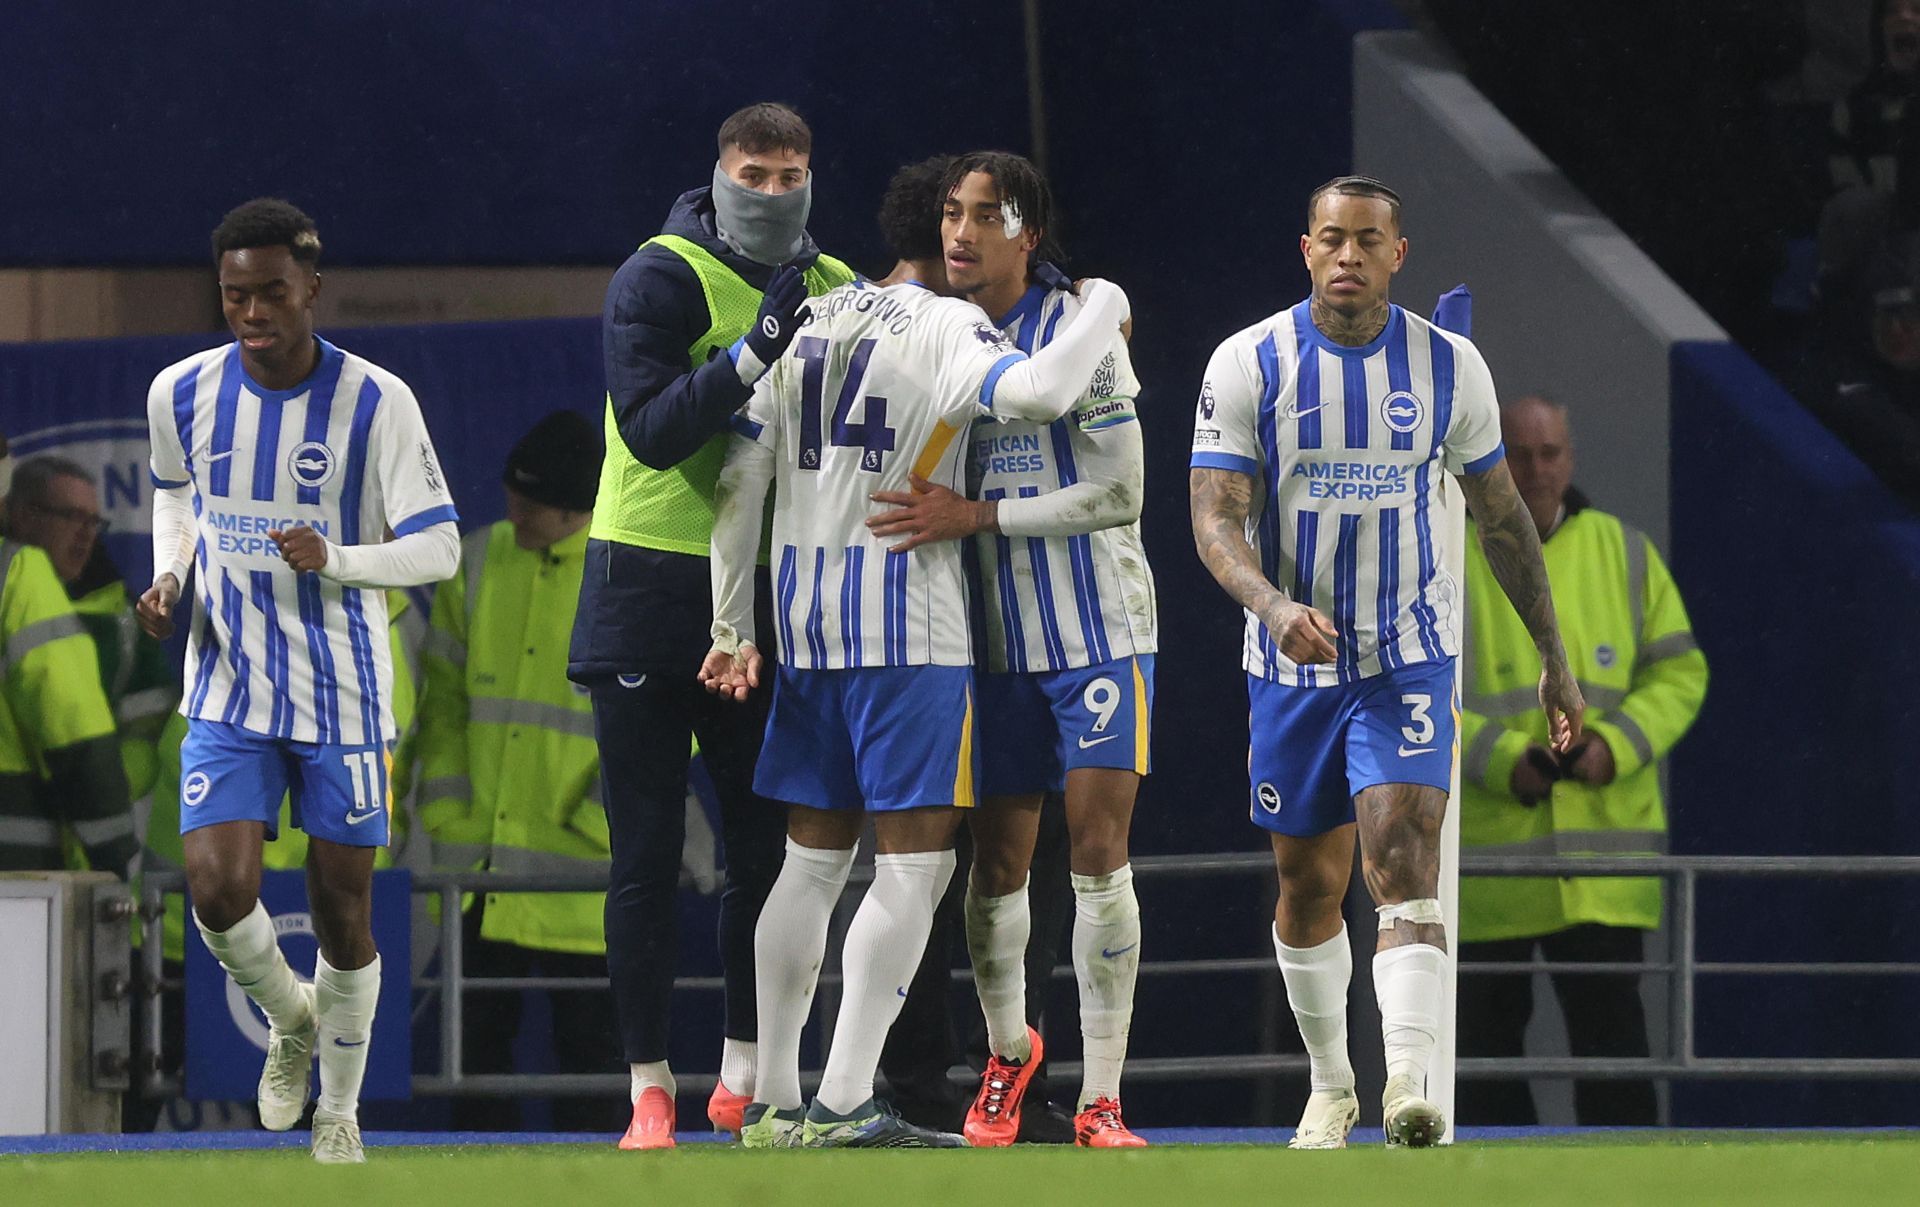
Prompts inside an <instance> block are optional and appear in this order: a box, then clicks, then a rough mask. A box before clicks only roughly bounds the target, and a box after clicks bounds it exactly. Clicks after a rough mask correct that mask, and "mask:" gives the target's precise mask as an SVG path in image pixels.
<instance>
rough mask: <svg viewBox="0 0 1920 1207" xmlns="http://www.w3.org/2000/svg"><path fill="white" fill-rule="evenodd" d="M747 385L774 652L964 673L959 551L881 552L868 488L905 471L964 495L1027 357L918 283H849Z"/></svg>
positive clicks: (745, 428) (894, 480) (896, 479)
mask: <svg viewBox="0 0 1920 1207" xmlns="http://www.w3.org/2000/svg"><path fill="white" fill-rule="evenodd" d="M812 307H813V316H812V318H811V319H810V320H809V321H808V322H807V324H806V325H805V326H803V327H801V329H800V334H799V336H798V337H797V338H795V340H794V341H793V345H792V347H790V348H789V349H788V350H787V352H786V354H785V355H783V356H781V358H780V359H779V360H778V361H776V362H774V364H773V366H772V367H771V368H770V369H769V370H768V371H767V373H766V375H765V376H764V377H762V378H761V379H760V382H759V384H758V385H756V386H755V387H754V392H753V397H752V398H751V399H749V400H748V403H747V405H746V407H745V408H743V409H742V411H741V412H740V413H739V414H738V415H736V416H735V417H734V421H733V424H734V430H735V431H737V432H739V433H740V434H742V435H744V436H747V437H748V438H750V439H752V440H754V441H756V442H758V443H760V444H762V445H764V446H766V447H767V448H769V449H771V450H772V451H773V454H774V482H773V492H774V496H773V497H774V504H773V540H772V550H771V552H772V563H773V592H774V603H773V615H774V627H775V628H776V629H777V630H778V632H779V641H780V656H781V660H782V661H784V662H785V663H786V664H787V665H789V666H793V667H799V668H804V669H808V670H838V669H844V668H851V667H875V666H927V665H932V666H968V665H971V664H972V662H973V654H972V645H971V641H970V638H969V635H968V605H967V583H966V574H965V570H964V568H963V565H962V562H961V544H960V542H958V541H936V542H933V543H930V544H926V545H921V546H920V547H918V548H916V549H914V550H912V551H910V552H907V553H889V552H888V550H887V547H888V546H889V545H893V544H898V543H900V541H901V540H902V539H904V538H902V537H897V536H896V537H891V538H886V539H876V538H875V537H873V536H872V535H870V534H869V533H868V530H867V526H866V522H867V519H868V517H870V516H872V515H875V514H877V513H879V512H882V511H886V510H890V509H889V508H888V507H887V506H886V505H884V504H877V503H874V502H873V501H872V499H871V496H872V494H873V492H875V491H881V490H900V491H904V490H907V489H909V475H910V474H917V475H919V476H920V477H921V478H924V479H926V480H927V481H929V482H933V483H936V484H938V485H941V486H946V487H949V488H951V489H954V490H958V491H963V492H964V491H965V489H966V472H965V457H966V454H967V443H968V442H967V440H966V439H965V438H964V437H965V434H966V432H967V431H968V429H969V428H971V427H972V425H973V423H974V421H975V420H976V419H980V418H996V417H997V416H995V415H994V411H993V395H994V387H995V384H996V383H997V382H998V381H999V379H1000V375H1001V374H1002V373H1004V372H1005V371H1006V370H1007V369H1008V368H1009V367H1010V366H1012V365H1013V364H1015V363H1017V362H1018V361H1020V360H1022V359H1024V354H1023V353H1021V352H1020V351H1018V350H1017V349H1016V348H1014V346H1013V345H1012V344H1011V343H1009V342H1008V340H1007V338H1006V336H1004V335H1002V334H1001V333H1000V331H999V330H998V329H996V328H995V327H994V326H993V325H992V324H991V323H989V322H988V321H987V317H986V315H985V314H984V313H983V312H982V311H981V310H980V308H979V307H978V306H975V305H973V304H972V303H971V302H964V301H961V300H959V299H956V298H943V297H940V296H938V295H936V294H934V293H932V292H930V291H928V290H927V289H925V288H924V287H922V286H919V285H913V284H907V285H892V286H886V287H879V286H874V285H871V284H868V283H866V282H855V283H853V284H851V285H843V286H841V287H840V288H839V289H836V290H834V291H832V292H831V293H828V294H826V295H824V296H822V297H819V298H816V299H815V300H814V301H813V302H812Z"/></svg>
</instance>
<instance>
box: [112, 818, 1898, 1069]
mask: <svg viewBox="0 0 1920 1207" xmlns="http://www.w3.org/2000/svg"><path fill="white" fill-rule="evenodd" d="M1272 868H1273V862H1272V859H1271V858H1270V857H1269V856H1268V855H1267V854H1266V853H1264V852H1261V853H1253V852H1248V853H1235V854H1220V855H1156V856H1143V857H1140V858H1136V859H1134V860H1133V870H1134V875H1135V876H1136V877H1140V878H1146V879H1157V880H1172V879H1195V878H1204V877H1217V876H1228V877H1232V876H1252V877H1270V876H1272V874H1273V871H1272ZM1460 873H1461V875H1462V876H1551V877H1565V876H1607V877H1659V878H1660V879H1662V880H1663V881H1666V882H1667V883H1669V884H1671V885H1672V886H1673V889H1674V892H1673V896H1672V898H1671V910H1670V917H1671V936H1672V938H1671V943H1670V947H1671V950H1672V956H1671V957H1670V958H1668V959H1664V960H1649V961H1643V962H1639V963H1619V962H1615V963H1591V964H1587V963H1565V962H1561V963H1551V962H1550V963H1539V962H1529V963H1497V964H1496V963H1484V962H1479V963H1476V962H1469V963H1463V964H1461V965H1460V966H1459V972H1460V974H1461V975H1463V976H1469V975H1470V976H1501V975H1506V976H1513V975H1525V976H1531V975H1533V974H1534V973H1539V972H1549V973H1552V972H1583V973H1632V974H1638V975H1640V976H1643V977H1644V976H1654V975H1658V976H1664V977H1665V978H1666V981H1667V986H1668V993H1667V1001H1668V1005H1669V1013H1668V1020H1667V1021H1668V1043H1667V1045H1666V1050H1665V1051H1664V1052H1663V1053H1661V1054H1657V1055H1651V1056H1647V1057H1626V1058H1622V1057H1534V1056H1519V1057H1463V1058H1461V1059H1459V1060H1458V1062H1457V1064H1456V1075H1457V1076H1459V1077H1461V1078H1471V1079H1491V1078H1521V1077H1544V1078H1571V1077H1578V1078H1583V1079H1584V1078H1593V1079H1603V1080H1606V1079H1613V1080H1619V1079H1627V1080H1703V1079H1759V1080H1862V1081H1868V1080H1905V1079H1913V1078H1920V1060H1916V1059H1891V1058H1889V1059H1881V1058H1867V1057H1858V1058H1843V1059H1828V1058H1808V1057H1703V1056H1700V1055H1699V1054H1697V1053H1696V1052H1695V1050H1694V1009H1695V1001H1696V984H1697V980H1698V978H1700V977H1702V976H1913V975H1920V963H1915V962H1878V963H1875V962H1864V961H1859V962H1835V961H1820V962H1810V961H1786V960H1783V961H1778V962H1773V961H1767V962H1755V961H1703V960H1701V959H1699V958H1698V953H1697V951H1696V941H1697V935H1698V917H1697V913H1698V904H1699V882H1700V879H1701V878H1702V877H1716V878H1717V877H1726V878H1735V879H1753V878H1781V877H1785V878H1794V877H1834V878H1846V879H1864V878H1885V877H1915V878H1920V856H1862V857H1853V856H1747V855H1698V856H1676V855H1658V856H1544V855H1543V856H1519V857H1515V856H1500V855H1474V854H1472V853H1471V852H1468V853H1464V854H1462V856H1461V859H1460ZM870 877H871V870H870V869H864V868H856V869H855V870H854V874H853V879H854V880H855V881H856V882H858V881H861V880H864V879H867V878H870ZM183 888H184V882H183V877H182V876H181V875H180V874H179V873H177V872H158V873H152V874H149V875H148V876H147V877H146V878H145V881H144V883H143V885H142V888H141V897H142V908H141V912H142V916H143V918H144V919H145V922H144V927H145V934H146V942H145V944H144V945H143V956H142V958H143V959H144V960H145V963H146V969H147V973H148V975H147V977H146V990H145V992H146V994H147V998H146V1000H145V1001H144V1002H143V1003H142V1009H141V1010H140V1011H139V1012H138V1019H139V1023H138V1025H140V1026H142V1027H144V1028H145V1029H146V1035H145V1039H146V1041H147V1044H146V1046H145V1048H144V1051H146V1052H150V1053H157V1052H159V1044H160V1037H161V1025H160V998H159V994H160V993H161V992H163V991H178V990H179V988H180V986H179V983H178V982H164V981H163V978H162V975H161V973H162V967H161V952H160V939H159V916H160V908H161V901H162V897H163V895H164V894H166V893H170V892H171V893H178V892H180V891H182V890H183ZM605 889H606V884H605V881H604V880H603V879H601V878H600V877H598V876H597V875H596V874H594V873H591V872H583V873H581V874H579V875H563V874H557V873H506V872H417V873H414V875H413V892H414V893H415V894H416V895H429V896H435V897H437V898H438V899H439V901H440V903H441V909H440V919H439V923H438V926H439V949H440V950H439V971H438V974H437V975H433V976H426V977H421V978H416V979H415V981H414V983H413V985H414V988H415V989H416V990H427V991H430V992H431V993H432V994H433V995H434V996H435V997H437V999H438V1013H439V1024H440V1072H439V1073H437V1074H416V1075H415V1076H414V1078H413V1090H414V1092H415V1093H416V1094H421V1095H459V1096H480V1095H516V1096H518V1095H528V1096H572V1095H585V1094H612V1093H618V1092H621V1091H624V1090H625V1088H626V1086H627V1077H626V1075H624V1074H613V1073H605V1074H601V1073H541V1074H533V1073H490V1074H470V1073H465V1072H462V1069H461V1066H462V1063H463V1062H462V1057H463V1052H462V1036H461V1031H462V1027H461V1023H462V1015H463V1012H464V1009H465V1002H464V998H465V995H466V994H467V993H469V992H473V991H483V990H514V989H542V990H561V991H572V992H590V991H599V992H606V991H607V984H606V982H605V981H603V980H599V979H589V978H580V977H514V978H504V977H468V976H466V975H465V973H464V970H463V964H464V954H465V948H464V944H463V939H464V935H463V933H462V927H461V913H460V911H459V910H458V909H448V908H446V905H447V903H448V902H450V901H451V902H454V903H457V902H458V901H459V900H460V898H461V896H462V895H463V894H465V893H468V892H492V893H506V892H514V893H518V892H603V891H605ZM829 966H832V956H831V954H830V956H829ZM1223 973H1225V974H1266V975H1277V970H1276V968H1275V965H1274V961H1273V959H1272V958H1271V957H1256V958H1246V959H1193V960H1179V959H1172V960H1154V961H1144V960H1143V961H1142V963H1141V966H1140V974H1141V976H1143V977H1171V976H1199V975H1211V974H1223ZM1053 975H1054V976H1055V977H1056V978H1064V979H1071V978H1072V977H1073V969H1072V967H1071V966H1070V965H1058V966H1056V967H1055V968H1054V971H1053ZM953 978H954V980H956V981H970V980H971V979H972V976H971V973H970V972H967V971H964V970H957V971H955V972H954V973H953ZM839 980H840V978H839V976H838V974H837V973H832V972H825V971H823V973H822V975H821V978H820V984H821V986H822V988H829V989H830V988H832V987H834V986H837V985H838V983H839ZM723 986H724V982H723V981H722V979H721V978H720V977H681V978H678V979H676V980H675V982H674V987H675V988H676V989H679V990H683V991H692V992H704V991H717V990H720V989H722V988H723ZM824 1001H825V999H824V998H823V1002H824ZM822 1013H823V1015H827V1014H830V1011H828V1010H824V1009H823V1011H822ZM1052 1068H1053V1070H1054V1072H1055V1073H1056V1074H1058V1075H1060V1076H1062V1077H1064V1078H1071V1077H1074V1076H1077V1075H1078V1074H1079V1072H1080V1068H1079V1065H1078V1064H1077V1063H1074V1062H1064V1061H1063V1062H1060V1063H1058V1064H1055V1065H1053V1066H1052ZM1306 1070H1307V1058H1306V1057H1305V1056H1304V1055H1301V1054H1281V1053H1247V1054H1235V1055H1227V1056H1180V1057H1153V1056H1132V1057H1129V1059H1128V1061H1127V1077H1128V1079H1129V1080H1130V1081H1212V1080H1228V1079H1250V1078H1251V1079H1260V1078H1272V1077H1277V1076H1280V1075H1284V1074H1295V1073H1304V1072H1306ZM817 1077H818V1074H817V1072H816V1073H814V1074H811V1075H809V1077H808V1078H807V1079H806V1080H807V1081H808V1082H809V1084H811V1083H812V1082H814V1081H815V1080H817ZM714 1079H715V1076H714V1075H713V1074H689V1075H684V1076H681V1077H679V1078H678V1079H677V1080H678V1082H679V1084H680V1088H681V1089H682V1090H684V1091H686V1092H689V1093H705V1092H707V1091H708V1090H710V1089H711V1088H712V1086H713V1083H714ZM140 1084H141V1088H142V1090H143V1092H145V1093H147V1094H149V1095H164V1094H168V1093H173V1092H177V1091H178V1088H179V1086H178V1083H177V1081H176V1080H174V1079H170V1078H167V1077H165V1076H164V1075H162V1074H161V1073H160V1072H159V1069H158V1068H157V1067H155V1068H149V1069H147V1070H144V1076H143V1077H142V1078H141V1082H140Z"/></svg>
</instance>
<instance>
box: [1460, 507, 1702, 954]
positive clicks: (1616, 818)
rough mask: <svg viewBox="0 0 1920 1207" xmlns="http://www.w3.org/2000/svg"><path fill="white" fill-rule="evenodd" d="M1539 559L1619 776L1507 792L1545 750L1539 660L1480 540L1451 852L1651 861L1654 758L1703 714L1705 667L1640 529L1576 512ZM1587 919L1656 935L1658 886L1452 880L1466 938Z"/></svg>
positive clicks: (1661, 839) (1656, 819)
mask: <svg viewBox="0 0 1920 1207" xmlns="http://www.w3.org/2000/svg"><path fill="white" fill-rule="evenodd" d="M1545 554H1546V563H1547V578H1548V580H1549V581H1550V582H1552V584H1553V602H1554V608H1555V610H1556V611H1557V612H1558V613H1559V617H1560V632H1561V635H1562V637H1563V638H1564V639H1565V642H1566V647H1567V660H1568V662H1569V663H1570V664H1571V665H1572V667H1573V673H1574V677H1575V678H1576V679H1578V680H1579V682H1580V690H1581V692H1582V693H1583V694H1584V695H1585V696H1586V701H1587V714H1586V725H1587V728H1588V729H1589V730H1590V731H1592V732H1593V733H1595V734H1597V735H1599V737H1600V738H1601V739H1602V740H1603V741H1605V742H1606V744H1607V749H1608V750H1609V751H1611V752H1612V754H1613V761H1614V767H1615V772H1616V774H1615V778H1614V781H1613V782H1612V783H1611V784H1608V785H1607V786H1606V787H1604V788H1593V787H1589V786H1588V785H1585V784H1581V783H1577V782H1575V781H1572V780H1562V781H1560V782H1559V783H1556V784H1555V785H1554V787H1553V795H1552V797H1551V798H1550V799H1549V800H1544V801H1541V802H1540V803H1539V804H1538V805H1536V806H1534V807H1531V808H1529V807H1528V806H1526V805H1523V804H1521V803H1520V802H1519V801H1518V800H1517V799H1515V798H1514V797H1513V796H1512V795H1511V793H1510V792H1509V784H1510V782H1511V779H1512V776H1513V768H1514V764H1515V763H1517V762H1518V761H1519V759H1520V758H1521V756H1522V755H1523V754H1524V753H1525V751H1526V749H1527V746H1528V744H1529V743H1534V742H1538V743H1541V744H1545V742H1546V740H1547V722H1546V716H1545V714H1544V713H1542V712H1541V711H1540V695H1539V688H1540V658H1539V655H1538V654H1537V653H1536V652H1535V651H1534V648H1533V641H1532V639H1531V638H1529V637H1528V636H1527V630H1526V626H1525V625H1523V624H1522V623H1521V621H1520V617H1519V616H1518V615H1517V614H1516V613H1515V612H1514V610H1513V606H1512V605H1511V604H1510V603H1508V602H1507V598H1506V595H1505V594H1504V593H1503V592H1502V591H1501V590H1500V586H1499V584H1498V583H1496V582H1495V581H1494V577H1493V571H1492V569H1491V567H1489V566H1488V564H1487V559H1486V555H1485V554H1484V553H1482V552H1481V550H1480V543H1479V541H1477V540H1470V541H1468V542H1467V574H1466V577H1467V640H1466V657H1465V658H1463V659H1462V667H1463V676H1464V679H1463V686H1464V690H1465V708H1464V710H1463V711H1462V713H1461V718H1460V721H1461V724H1460V742H1461V748H1462V750H1463V751H1464V755H1463V758H1462V763H1461V774H1460V844H1461V846H1462V847H1463V848H1472V850H1473V851H1474V853H1475V854H1483V853H1497V852H1504V853H1511V854H1525V855H1554V854H1560V855H1568V854H1574V855H1578V854H1599V855H1626V854H1658V853H1660V852H1663V851H1665V850H1666V839H1667V816H1666V809H1665V806H1664V804H1663V802H1662V800H1661V792H1660V768H1659V760H1660V759H1661V758H1663V757H1665V755H1666V753H1667V751H1668V750H1670V749H1672V748H1673V745H1674V743H1675V742H1678V741H1679V740H1680V737H1681V735H1682V734H1684V733H1686V731H1687V727H1688V726H1690V725H1692V724H1693V719H1694V717H1695V716H1697V715H1698V714H1699V712H1700V703H1701V701H1702V700H1703V699H1705V698H1706V693H1707V660H1706V657H1705V655H1703V654H1702V653H1701V652H1700V649H1699V647H1698V646H1696V645H1695V644H1694V640H1693V631H1692V628H1691V626H1690V625H1689V624H1688V623H1687V610H1686V605H1685V604H1684V603H1682V602H1681V599H1680V592H1679V590H1678V588H1676V587H1675V586H1674V582H1673V577H1672V576H1671V575H1670V574H1668V572H1667V568H1666V566H1665V564H1664V563H1662V562H1661V560H1660V555H1659V554H1658V553H1656V552H1654V549H1653V544H1652V542H1650V541H1649V540H1648V539H1647V538H1646V536H1645V535H1643V534H1642V533H1639V532H1637V531H1635V530H1633V529H1631V528H1628V527H1627V526H1626V525H1624V524H1622V523H1621V522H1620V521H1619V520H1618V519H1616V518H1615V517H1613V516H1611V515H1608V514H1606V513H1605V512H1602V511H1595V510H1592V509H1586V510H1579V511H1574V512H1573V513H1572V514H1570V515H1568V516H1567V517H1566V519H1565V520H1564V521H1562V523H1561V524H1560V526H1559V527H1558V528H1557V529H1555V530H1554V531H1553V533H1552V534H1551V535H1550V536H1549V537H1548V538H1547V540H1546V544H1545ZM1583 922H1597V923H1602V924H1604V925H1608V926H1637V927H1645V928H1649V929H1652V928H1656V927H1658V926H1659V925H1660V882H1659V881H1658V880H1656V879H1639V878H1634V879H1623V878H1618V877H1614V878H1607V877H1598V876H1593V877H1570V878H1560V879H1517V878H1512V877H1499V878H1494V877H1480V878H1477V879H1476V878H1468V879H1463V880H1462V881H1461V883H1460V937H1461V940H1462V941H1463V942H1476V941H1480V940H1488V939H1511V938H1522V937H1527V936H1534V935H1544V934H1552V933H1553V932H1555V931H1558V930H1564V929H1565V928H1567V927H1569V926H1573V925H1577V924H1579V923H1583Z"/></svg>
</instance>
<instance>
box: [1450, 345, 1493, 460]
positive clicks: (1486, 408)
mask: <svg viewBox="0 0 1920 1207" xmlns="http://www.w3.org/2000/svg"><path fill="white" fill-rule="evenodd" d="M1448 338H1449V342H1450V343H1452V344H1453V350H1454V357H1453V364H1454V371H1453V372H1454V379H1453V380H1454V385H1453V421H1452V422H1451V423H1450V424H1448V425H1447V432H1446V437H1445V448H1446V454H1447V460H1446V464H1447V468H1448V469H1450V470H1452V471H1453V472H1454V473H1467V474H1482V473H1485V472H1486V471H1488V470H1490V469H1492V468H1493V467H1494V466H1495V465H1497V464H1499V463H1500V459H1501V458H1502V457H1505V456H1506V455H1507V450H1506V446H1505V445H1503V444H1502V443H1501V442H1500V403H1499V400H1498V398H1497V397H1495V395H1494V390H1493V373H1492V372H1491V371H1489V370H1488V368H1487V362H1486V358H1485V357H1483V356H1481V355H1480V350H1479V349H1478V348H1476V347H1474V346H1473V343H1472V341H1470V340H1467V339H1465V338H1463V337H1461V336H1450V337H1448Z"/></svg>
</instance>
